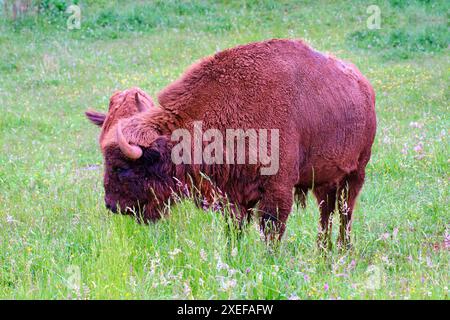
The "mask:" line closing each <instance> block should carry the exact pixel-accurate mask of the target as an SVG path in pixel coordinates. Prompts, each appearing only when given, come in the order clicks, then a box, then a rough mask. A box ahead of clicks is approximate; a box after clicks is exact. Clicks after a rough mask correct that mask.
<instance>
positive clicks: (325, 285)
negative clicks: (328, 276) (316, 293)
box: [323, 283, 330, 291]
mask: <svg viewBox="0 0 450 320" xmlns="http://www.w3.org/2000/svg"><path fill="white" fill-rule="evenodd" d="M329 288H330V286H329V285H328V283H325V284H324V285H323V290H324V291H328V289H329Z"/></svg>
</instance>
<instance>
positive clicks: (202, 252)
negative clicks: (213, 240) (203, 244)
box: [200, 249, 206, 261]
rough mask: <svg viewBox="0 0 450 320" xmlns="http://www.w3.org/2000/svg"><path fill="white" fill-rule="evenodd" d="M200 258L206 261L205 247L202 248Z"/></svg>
mask: <svg viewBox="0 0 450 320" xmlns="http://www.w3.org/2000/svg"><path fill="white" fill-rule="evenodd" d="M200 259H201V260H202V261H206V252H205V250H203V249H200Z"/></svg>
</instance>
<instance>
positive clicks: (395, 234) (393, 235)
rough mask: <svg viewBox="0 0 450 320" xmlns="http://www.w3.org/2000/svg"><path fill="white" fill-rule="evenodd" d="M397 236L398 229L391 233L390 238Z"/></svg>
mask: <svg viewBox="0 0 450 320" xmlns="http://www.w3.org/2000/svg"><path fill="white" fill-rule="evenodd" d="M397 234H398V228H395V229H394V231H393V232H392V237H393V238H394V239H395V238H397Z"/></svg>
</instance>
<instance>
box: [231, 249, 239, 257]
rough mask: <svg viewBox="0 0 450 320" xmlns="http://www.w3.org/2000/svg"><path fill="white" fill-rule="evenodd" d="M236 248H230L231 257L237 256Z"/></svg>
mask: <svg viewBox="0 0 450 320" xmlns="http://www.w3.org/2000/svg"><path fill="white" fill-rule="evenodd" d="M237 253H238V252H237V248H233V250H231V256H232V257H236V256H237Z"/></svg>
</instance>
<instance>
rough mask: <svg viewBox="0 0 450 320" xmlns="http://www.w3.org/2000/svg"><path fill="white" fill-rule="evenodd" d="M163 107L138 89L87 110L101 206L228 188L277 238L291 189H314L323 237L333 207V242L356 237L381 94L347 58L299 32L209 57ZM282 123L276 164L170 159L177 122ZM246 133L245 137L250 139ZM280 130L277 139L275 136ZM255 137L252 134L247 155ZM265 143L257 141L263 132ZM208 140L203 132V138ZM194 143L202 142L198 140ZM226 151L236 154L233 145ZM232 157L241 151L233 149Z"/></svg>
mask: <svg viewBox="0 0 450 320" xmlns="http://www.w3.org/2000/svg"><path fill="white" fill-rule="evenodd" d="M158 102H159V107H157V106H155V105H154V104H153V102H152V100H151V98H150V97H148V96H147V95H146V94H145V93H144V92H143V91H141V90H139V89H131V90H128V91H125V92H122V93H116V94H115V95H113V97H112V98H111V102H110V108H109V112H108V115H103V114H100V113H96V112H90V113H87V116H88V118H89V119H90V120H92V121H93V122H94V123H96V124H97V125H101V126H102V133H101V137H100V145H101V150H102V153H103V156H104V160H105V175H104V186H105V201H106V206H107V207H108V208H109V209H110V210H112V211H114V212H115V211H117V210H118V209H119V208H120V209H121V210H122V212H136V211H138V212H141V215H142V217H143V218H144V220H145V221H149V220H150V221H153V220H156V219H158V218H159V217H160V212H161V209H162V208H164V206H165V205H167V204H168V203H169V201H170V199H172V197H173V196H174V195H177V194H178V195H180V194H182V193H183V192H184V190H185V188H186V187H188V188H191V189H195V190H197V191H198V194H199V195H201V196H202V200H201V201H202V203H209V204H211V203H213V202H214V199H217V197H216V196H215V195H216V194H218V193H219V194H221V195H223V197H225V198H226V199H227V201H228V203H229V204H230V207H231V208H232V210H231V212H232V214H233V215H234V216H235V218H236V221H239V222H243V221H246V220H247V219H248V218H249V217H250V216H251V215H252V213H253V212H256V213H257V215H258V217H259V218H260V225H261V230H262V232H263V233H264V234H265V235H266V237H270V238H273V237H275V236H276V237H277V238H278V239H280V238H281V236H282V235H283V232H284V230H285V225H286V222H287V219H288V216H289V214H290V212H291V209H292V204H293V199H294V192H293V190H295V194H296V195H297V196H298V197H299V199H300V200H302V201H304V197H305V195H306V192H307V191H308V190H309V189H312V191H313V193H314V195H315V196H316V198H317V202H318V204H319V208H320V233H319V240H321V241H320V242H319V244H320V245H321V246H326V245H330V243H331V242H330V234H331V219H330V215H331V213H332V212H333V211H334V210H335V208H336V206H337V207H338V211H339V213H340V217H341V226H340V232H339V239H338V243H339V244H340V245H346V244H349V240H350V236H349V232H350V227H351V220H352V214H353V208H354V205H355V200H356V197H357V195H358V193H359V192H360V190H361V187H362V185H363V183H364V176H365V167H366V165H367V162H368V161H369V159H370V154H371V146H372V143H373V140H374V137H375V131H376V115H375V94H374V91H373V89H372V87H371V85H370V83H369V82H368V81H367V80H366V79H365V78H364V77H363V76H362V74H361V73H360V72H359V71H358V69H357V68H356V67H355V66H354V65H352V64H349V63H346V62H343V61H340V60H338V59H336V58H334V57H331V56H327V55H324V54H322V53H320V52H317V51H315V50H314V49H312V48H311V47H309V46H308V45H306V44H305V43H304V42H302V41H298V40H269V41H264V42H257V43H251V44H247V45H243V46H238V47H235V48H232V49H228V50H225V51H222V52H219V53H217V54H215V55H214V56H210V57H207V58H204V59H202V60H201V61H199V62H198V63H196V64H194V65H192V66H191V67H190V68H189V69H188V70H187V71H186V72H185V73H184V75H183V76H182V77H181V78H180V79H178V80H177V81H175V82H174V83H172V84H170V85H169V86H168V87H166V88H165V89H163V90H162V91H161V92H160V93H159V94H158ZM198 121H201V123H202V128H203V130H208V129H216V130H219V131H220V132H222V133H225V132H227V130H229V129H242V130H250V129H252V128H259V129H270V130H278V132H279V141H278V145H277V146H276V147H277V148H274V147H273V146H274V141H273V140H270V142H268V144H269V146H272V150H271V154H273V153H278V156H279V169H278V171H277V172H276V173H275V174H271V175H263V174H261V171H260V169H261V168H263V167H264V166H266V165H267V163H263V162H262V161H261V159H257V161H256V162H252V163H249V162H248V157H249V156H248V155H247V156H246V158H245V159H246V160H247V162H245V163H233V162H231V163H226V164H223V163H209V162H207V161H204V159H202V161H201V162H197V163H195V162H194V163H175V162H174V161H173V154H172V151H173V149H174V148H175V146H176V144H177V143H178V142H179V141H174V139H173V133H174V132H175V131H176V129H178V130H179V129H183V130H184V132H188V133H191V134H193V135H195V132H194V131H195V124H196V123H198ZM246 138H249V137H246ZM271 139H273V137H272V138H271ZM249 141H250V139H246V140H245V146H246V147H248V148H249V149H248V150H249V153H250V151H251V149H252V146H251V145H250V142H249ZM258 141H259V140H258ZM206 142H207V141H204V140H203V141H202V142H201V143H203V145H204V144H205V143H206ZM192 149H195V146H194V141H192ZM225 152H229V153H230V151H229V149H227V150H226V151H225ZM231 153H233V154H232V157H235V156H236V154H235V153H236V150H235V149H233V150H232V151H231Z"/></svg>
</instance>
